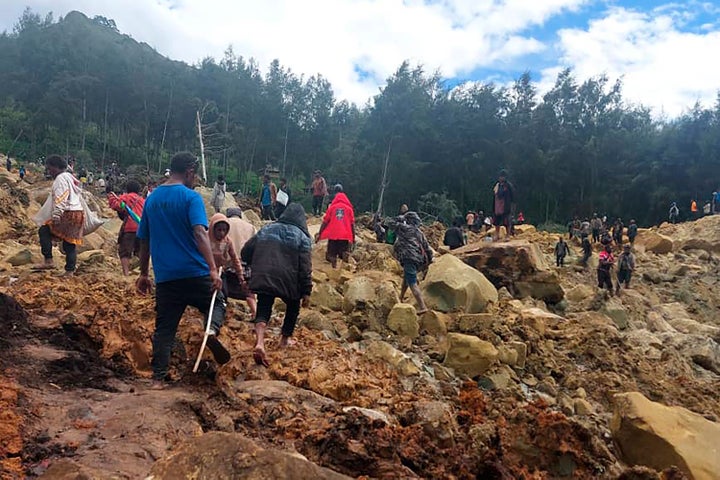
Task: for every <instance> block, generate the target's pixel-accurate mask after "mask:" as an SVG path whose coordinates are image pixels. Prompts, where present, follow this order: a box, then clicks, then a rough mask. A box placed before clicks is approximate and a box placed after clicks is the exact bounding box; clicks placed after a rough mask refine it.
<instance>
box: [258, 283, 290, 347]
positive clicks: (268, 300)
mask: <svg viewBox="0 0 720 480" xmlns="http://www.w3.org/2000/svg"><path fill="white" fill-rule="evenodd" d="M275 298H276V297H275V295H268V294H266V293H258V294H257V315H256V316H255V323H265V324H267V323H268V322H269V321H270V316H271V315H272V307H273V304H274V303H275ZM281 300H282V301H283V302H285V319H284V320H283V324H282V334H283V337H292V334H293V332H294V331H295V324H297V319H298V315H300V299H299V298H298V299H297V300H289V299H287V298H283V299H281Z"/></svg>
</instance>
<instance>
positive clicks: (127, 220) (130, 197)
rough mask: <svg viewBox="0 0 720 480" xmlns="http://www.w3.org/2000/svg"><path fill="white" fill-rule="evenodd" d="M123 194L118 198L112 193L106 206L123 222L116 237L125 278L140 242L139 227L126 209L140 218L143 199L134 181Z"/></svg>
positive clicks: (127, 184) (127, 185)
mask: <svg viewBox="0 0 720 480" xmlns="http://www.w3.org/2000/svg"><path fill="white" fill-rule="evenodd" d="M125 192H126V193H124V194H122V195H120V196H119V197H118V196H117V195H115V194H114V193H111V194H110V195H108V205H109V206H110V208H112V209H113V210H115V211H116V212H118V216H119V217H120V218H121V219H122V221H123V223H122V225H121V226H120V235H119V236H118V256H119V257H120V265H122V270H123V275H125V276H126V277H127V276H128V275H130V259H132V257H134V256H135V257H139V255H140V240H138V239H137V231H138V226H139V225H138V223H137V222H136V221H135V219H134V218H133V216H132V215H130V213H129V212H128V211H127V209H130V210H131V211H132V212H133V213H134V214H135V215H137V216H138V218H142V214H143V209H144V207H145V199H144V198H143V197H141V196H140V183H139V182H137V181H136V180H128V181H127V183H126V184H125Z"/></svg>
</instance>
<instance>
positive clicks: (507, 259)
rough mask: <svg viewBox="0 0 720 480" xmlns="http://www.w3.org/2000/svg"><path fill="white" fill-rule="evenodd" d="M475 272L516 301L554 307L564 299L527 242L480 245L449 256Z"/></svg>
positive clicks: (556, 280)
mask: <svg viewBox="0 0 720 480" xmlns="http://www.w3.org/2000/svg"><path fill="white" fill-rule="evenodd" d="M453 253H454V254H455V255H457V256H458V258H460V259H461V260H463V261H464V262H465V263H467V264H468V265H470V266H472V267H474V268H476V269H478V270H479V271H480V272H482V273H483V274H484V275H485V277H486V278H487V279H488V280H490V282H492V284H493V285H495V287H496V288H502V287H505V288H507V289H508V290H509V291H510V292H511V293H512V294H513V295H514V296H516V297H520V298H522V297H528V296H529V297H532V298H536V299H540V300H543V301H545V302H548V303H558V302H560V301H561V300H562V299H563V297H564V296H565V292H564V291H563V289H562V287H561V286H560V279H559V277H558V276H557V274H555V273H554V272H552V271H550V270H549V267H548V264H547V262H546V260H545V257H544V255H543V254H542V252H541V251H540V248H539V247H538V245H537V244H535V243H530V242H529V241H527V240H514V241H510V242H499V243H480V244H473V245H467V246H465V247H461V248H459V249H457V250H455V251H454V252H453Z"/></svg>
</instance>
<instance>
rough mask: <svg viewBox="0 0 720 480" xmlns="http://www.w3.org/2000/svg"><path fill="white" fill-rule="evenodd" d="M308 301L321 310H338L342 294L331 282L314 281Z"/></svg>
mask: <svg viewBox="0 0 720 480" xmlns="http://www.w3.org/2000/svg"><path fill="white" fill-rule="evenodd" d="M310 302H311V304H312V305H313V306H315V307H317V308H319V309H320V310H322V311H340V310H342V307H343V296H342V294H341V293H340V292H338V291H337V289H336V288H335V286H334V285H332V284H331V283H319V284H317V283H316V284H315V286H314V287H313V292H312V295H311V296H310Z"/></svg>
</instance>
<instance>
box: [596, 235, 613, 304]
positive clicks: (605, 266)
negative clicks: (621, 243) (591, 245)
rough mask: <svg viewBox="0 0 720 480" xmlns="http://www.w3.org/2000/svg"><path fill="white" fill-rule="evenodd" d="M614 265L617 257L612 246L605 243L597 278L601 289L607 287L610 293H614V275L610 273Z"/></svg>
mask: <svg viewBox="0 0 720 480" xmlns="http://www.w3.org/2000/svg"><path fill="white" fill-rule="evenodd" d="M613 265H615V257H614V256H613V254H612V246H610V245H605V248H604V249H603V251H602V252H600V257H599V259H598V268H597V278H598V288H599V289H601V290H602V289H603V288H607V290H608V292H609V293H610V295H612V294H613V284H612V275H611V274H610V272H611V271H612V268H613Z"/></svg>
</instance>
